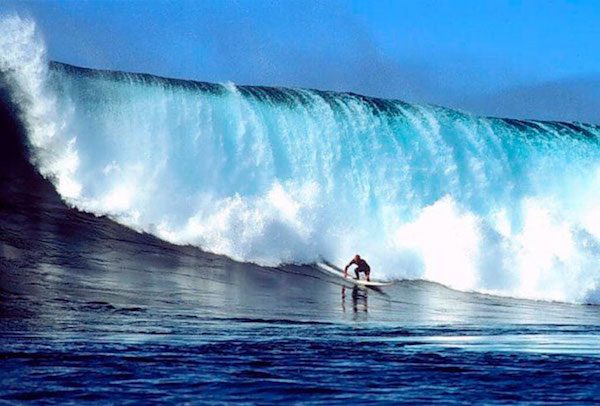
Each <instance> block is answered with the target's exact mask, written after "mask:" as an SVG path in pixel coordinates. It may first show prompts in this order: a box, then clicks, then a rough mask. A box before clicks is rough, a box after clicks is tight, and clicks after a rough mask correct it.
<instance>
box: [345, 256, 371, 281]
mask: <svg viewBox="0 0 600 406" xmlns="http://www.w3.org/2000/svg"><path fill="white" fill-rule="evenodd" d="M352 265H356V268H355V269H354V274H355V275H356V279H360V273H361V272H364V273H365V276H366V277H367V281H371V267H370V266H369V264H368V263H367V261H365V260H364V259H362V258H361V257H360V255H358V254H356V255H355V256H354V258H353V259H352V260H351V261H350V262H349V263H348V265H346V267H345V268H344V278H345V277H347V276H348V268H350V266H352Z"/></svg>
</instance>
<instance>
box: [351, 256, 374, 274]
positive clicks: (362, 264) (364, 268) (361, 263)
mask: <svg viewBox="0 0 600 406" xmlns="http://www.w3.org/2000/svg"><path fill="white" fill-rule="evenodd" d="M352 264H355V265H356V266H357V267H358V268H356V270H357V271H358V272H371V267H370V266H369V264H367V261H365V260H364V259H362V258H361V259H359V260H358V261H357V260H355V259H353V260H352V261H350V265H352Z"/></svg>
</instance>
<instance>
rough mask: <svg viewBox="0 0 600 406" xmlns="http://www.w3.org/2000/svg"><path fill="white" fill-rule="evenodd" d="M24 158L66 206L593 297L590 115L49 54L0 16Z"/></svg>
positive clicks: (446, 278)
mask: <svg viewBox="0 0 600 406" xmlns="http://www.w3.org/2000/svg"><path fill="white" fill-rule="evenodd" d="M0 33H1V34H2V35H0V50H1V52H0V71H1V72H2V81H3V83H4V85H8V87H9V90H10V93H11V96H12V98H13V99H14V101H16V102H17V104H18V105H19V106H20V108H21V112H22V113H21V115H22V117H21V119H22V121H23V122H24V123H25V125H26V127H27V129H28V133H29V143H30V145H31V148H32V150H33V157H34V164H35V165H36V166H37V168H38V169H39V170H40V172H41V173H42V174H44V175H45V176H47V177H48V178H50V179H51V180H52V181H53V183H54V185H55V186H56V188H57V190H58V191H59V193H60V194H61V196H62V197H63V198H64V199H65V200H66V201H67V202H68V203H70V204H71V205H73V206H76V207H78V208H80V209H83V210H86V211H91V212H93V213H96V214H107V215H109V216H111V217H112V218H114V219H115V220H116V221H119V222H121V223H123V224H125V225H128V226H130V227H132V228H135V229H137V230H143V231H146V232H150V233H153V234H155V235H157V236H159V237H161V238H163V239H165V240H168V241H171V242H174V243H178V244H193V245H197V246H199V247H201V248H203V249H206V250H209V251H213V252H216V253H221V254H225V255H228V256H231V257H233V258H235V259H239V260H244V261H252V262H256V263H259V264H266V265H276V264H279V263H285V262H296V263H308V262H312V261H315V260H317V259H318V258H320V257H325V258H328V259H330V260H332V261H338V262H344V261H346V260H347V259H348V258H349V257H350V256H351V255H353V254H354V253H356V252H359V253H361V254H362V255H363V256H364V257H366V258H367V259H368V260H369V262H370V263H371V264H372V265H373V268H374V269H375V272H377V273H378V274H384V275H385V276H388V277H395V278H423V279H427V280H431V281H435V282H440V283H443V284H445V285H447V286H450V287H453V288H457V289H462V290H476V291H483V292H490V293H495V294H502V295H511V296H518V297H525V298H533V299H553V300H565V301H575V302H581V301H595V302H598V301H600V287H599V285H598V279H599V277H600V269H599V268H600V265H599V264H600V128H599V127H598V126H594V125H586V124H579V123H578V124H572V123H558V122H538V121H518V120H509V119H496V118H482V117H475V116H472V115H469V114H466V113H461V112H457V111H453V110H449V109H444V108H441V107H434V106H423V105H413V104H407V103H404V102H400V101H394V100H381V99H374V98H368V97H364V96H360V95H356V94H350V93H334V92H325V91H316V90H305V89H285V88H267V87H259V86H237V85H234V84H231V83H229V84H210V83H202V82H193V81H183V80H172V79H164V78H159V77H155V76H151V75H145V74H134V73H122V72H109V71H99V70H92V69H84V68H78V67H74V66H70V65H65V64H61V63H49V62H48V60H47V58H46V56H45V49H44V44H43V41H41V40H40V38H39V36H38V34H37V33H36V29H35V24H34V23H33V22H32V21H29V20H24V19H21V18H19V17H8V18H7V17H5V18H3V19H2V20H1V21H0Z"/></svg>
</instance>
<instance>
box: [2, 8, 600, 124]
mask: <svg viewBox="0 0 600 406" xmlns="http://www.w3.org/2000/svg"><path fill="white" fill-rule="evenodd" d="M0 10H2V11H3V12H8V13H14V12H17V13H19V14H21V15H25V16H30V17H32V18H34V19H35V20H36V21H37V23H38V26H39V29H40V31H41V33H42V36H43V37H44V38H45V41H46V43H47V46H48V53H49V56H50V58H51V59H53V60H58V61H61V62H66V63H71V64H74V65H79V66H85V67H92V68H102V69H114V70H125V71H134V72H145V73H152V74H156V75H161V76H167V77H175V78H182V79H194V80H200V81H209V82H228V81H232V82H235V83H238V84H249V85H274V86H287V87H306V88H317V89H325V90H336V91H348V92H356V93H361V94H365V95H369V96H377V97H384V98H395V99H402V100H405V101H409V102H418V103H432V104H438V105H444V106H448V107H453V108H458V109H462V110H467V111H471V112H474V113H477V114H483V115H493V116H502V117H514V118H534V119H551V120H565V121H584V122H590V123H596V124H600V24H599V23H598V22H599V21H600V1H597V0H590V1H574V0H572V1H557V0H555V1H552V0H546V1H541V0H529V1H517V0H510V1H508V0H506V1H502V0H496V1H492V0H477V1H476V0H454V1H451V0H446V1H442V0H437V1H433V0H414V1H413V0H396V1H391V0H378V1H366V0H349V1H335V0H331V1H324V0H321V1H312V0H311V1H309V0H304V1H298V0H279V1H274V0H273V1H264V0H229V1H225V0H221V1H215V0H203V1H160V0H156V1H137V0H136V1H116V0H112V1H109V0H92V1H90V0H87V1H86V0H77V1H56V0H44V1H26V0H21V1H15V0H4V1H2V3H0Z"/></svg>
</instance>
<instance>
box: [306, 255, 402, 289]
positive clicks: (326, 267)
mask: <svg viewBox="0 0 600 406" xmlns="http://www.w3.org/2000/svg"><path fill="white" fill-rule="evenodd" d="M316 265H317V268H318V269H319V270H321V271H323V272H325V273H328V274H330V275H334V276H337V277H339V278H342V279H343V280H344V281H346V282H349V283H352V284H354V285H358V286H366V287H384V286H391V285H393V284H394V282H385V281H376V280H373V279H371V280H370V281H367V280H366V279H354V278H353V277H352V276H350V273H351V271H348V276H347V277H344V271H343V270H342V269H340V268H338V267H337V266H335V265H333V264H331V263H329V262H326V261H323V262H317V263H316Z"/></svg>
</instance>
